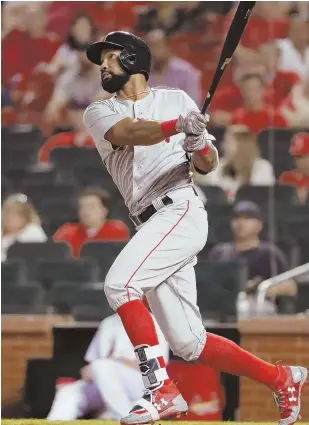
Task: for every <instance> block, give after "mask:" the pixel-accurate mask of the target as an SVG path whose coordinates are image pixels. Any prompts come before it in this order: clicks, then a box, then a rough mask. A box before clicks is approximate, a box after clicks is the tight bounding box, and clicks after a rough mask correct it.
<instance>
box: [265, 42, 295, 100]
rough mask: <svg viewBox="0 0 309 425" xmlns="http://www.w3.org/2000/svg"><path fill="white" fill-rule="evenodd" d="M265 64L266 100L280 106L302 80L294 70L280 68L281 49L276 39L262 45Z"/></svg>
mask: <svg viewBox="0 0 309 425" xmlns="http://www.w3.org/2000/svg"><path fill="white" fill-rule="evenodd" d="M260 53H261V60H262V64H263V67H264V69H263V76H264V79H265V81H266V87H265V97H264V99H265V101H266V102H267V103H268V104H269V105H273V106H275V107H278V106H279V105H281V103H282V102H283V100H284V99H285V98H286V97H287V96H288V95H289V93H290V91H291V89H292V88H293V86H294V85H295V84H297V83H298V82H299V81H300V78H299V76H298V75H297V74H296V73H295V72H293V71H284V70H281V69H279V62H280V56H281V51H280V49H279V47H278V44H277V41H276V40H270V41H268V42H267V43H264V44H263V45H261V46H260Z"/></svg>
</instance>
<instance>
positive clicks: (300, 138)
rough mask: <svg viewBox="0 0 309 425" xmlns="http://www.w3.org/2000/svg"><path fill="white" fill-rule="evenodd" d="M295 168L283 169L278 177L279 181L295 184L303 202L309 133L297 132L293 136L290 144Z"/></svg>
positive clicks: (308, 181)
mask: <svg viewBox="0 0 309 425" xmlns="http://www.w3.org/2000/svg"><path fill="white" fill-rule="evenodd" d="M290 155H292V156H293V158H294V162H295V169H294V170H291V171H285V172H284V173H282V174H281V176H280V177H279V183H281V184H285V185H290V186H295V187H296V188H297V193H298V199H299V201H300V202H301V203H302V202H305V201H306V200H307V198H308V192H309V133H297V134H295V136H293V138H292V140H291V146H290Z"/></svg>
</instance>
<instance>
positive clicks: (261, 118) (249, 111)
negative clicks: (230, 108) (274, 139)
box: [232, 74, 287, 133]
mask: <svg viewBox="0 0 309 425" xmlns="http://www.w3.org/2000/svg"><path fill="white" fill-rule="evenodd" d="M239 87H240V91H241V95H242V98H243V102H244V106H243V107H242V108H239V109H237V110H236V111H235V112H234V113H233V115H232V124H243V125H245V126H247V127H248V128H249V129H250V130H251V131H252V132H253V133H259V132H260V131H261V130H263V129H264V128H267V127H286V126H287V123H286V121H285V120H284V118H283V117H282V116H281V115H280V113H279V112H278V111H277V110H276V109H273V108H269V107H268V106H267V104H266V102H265V100H264V88H265V84H264V82H263V79H262V77H261V76H260V75H259V74H247V75H244V76H243V77H242V78H241V79H240V82H239Z"/></svg>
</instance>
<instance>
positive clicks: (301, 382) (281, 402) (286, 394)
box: [273, 364, 308, 425]
mask: <svg viewBox="0 0 309 425" xmlns="http://www.w3.org/2000/svg"><path fill="white" fill-rule="evenodd" d="M278 371H279V376H280V373H282V372H285V373H286V374H287V379H286V381H285V383H284V384H282V385H280V386H279V387H278V388H276V389H275V390H274V393H273V396H274V400H275V403H276V404H277V406H278V407H279V414H280V420H279V422H278V425H293V424H295V422H296V421H297V419H301V416H300V406H301V398H302V395H303V392H304V389H305V385H306V384H307V383H308V382H307V377H308V370H307V369H306V368H304V367H300V366H282V365H281V364H279V365H278Z"/></svg>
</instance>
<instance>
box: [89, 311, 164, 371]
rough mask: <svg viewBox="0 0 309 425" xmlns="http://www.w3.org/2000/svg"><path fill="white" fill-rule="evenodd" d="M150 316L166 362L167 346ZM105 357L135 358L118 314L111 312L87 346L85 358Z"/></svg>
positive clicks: (91, 360)
mask: <svg viewBox="0 0 309 425" xmlns="http://www.w3.org/2000/svg"><path fill="white" fill-rule="evenodd" d="M152 318H153V320H154V324H155V327H156V331H157V335H158V338H159V344H160V347H161V350H162V355H163V357H164V360H165V361H166V362H167V361H168V358H169V347H168V345H167V342H166V340H165V338H164V336H163V333H162V331H161V329H160V328H159V325H158V324H157V322H156V320H155V318H154V317H153V316H152ZM107 357H110V358H115V359H117V358H118V359H119V358H124V359H126V360H136V356H135V353H134V349H133V346H132V344H131V341H130V340H129V337H128V335H127V333H126V331H125V329H124V327H123V324H122V322H121V319H120V317H119V316H118V314H113V315H112V316H110V317H107V318H106V319H104V320H103V321H102V322H101V324H100V326H99V328H98V330H97V332H96V333H95V335H94V337H93V339H92V341H91V343H90V345H89V347H88V350H87V352H86V355H85V360H86V361H87V362H89V363H91V362H93V361H95V360H98V359H102V358H107Z"/></svg>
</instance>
